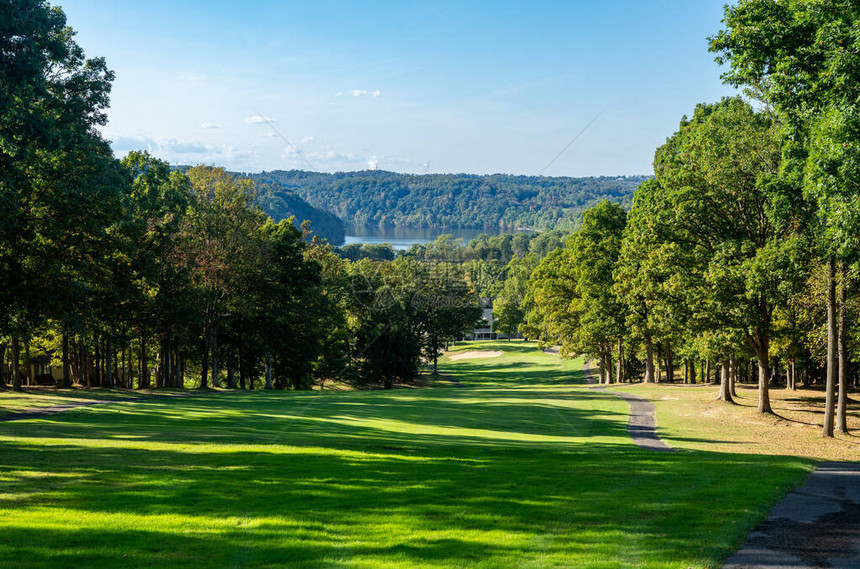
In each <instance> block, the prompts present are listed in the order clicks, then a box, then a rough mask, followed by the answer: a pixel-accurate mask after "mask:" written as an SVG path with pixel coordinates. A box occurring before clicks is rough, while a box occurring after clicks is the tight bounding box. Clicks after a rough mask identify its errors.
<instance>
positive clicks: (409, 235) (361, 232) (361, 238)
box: [343, 226, 514, 251]
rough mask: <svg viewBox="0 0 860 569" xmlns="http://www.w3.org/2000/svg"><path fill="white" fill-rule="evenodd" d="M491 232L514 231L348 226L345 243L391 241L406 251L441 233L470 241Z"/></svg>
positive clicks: (511, 231) (493, 233) (369, 243)
mask: <svg viewBox="0 0 860 569" xmlns="http://www.w3.org/2000/svg"><path fill="white" fill-rule="evenodd" d="M482 233H484V234H489V235H499V234H501V233H514V231H513V230H512V229H508V230H500V229H445V228H438V227H437V228H424V229H417V228H412V227H395V228H381V227H353V226H348V227H347V228H346V239H345V240H344V243H343V244H344V245H350V244H352V243H358V244H361V245H364V244H367V245H372V244H377V243H390V244H391V246H392V247H394V248H395V249H397V250H400V251H406V250H407V249H409V248H410V247H412V245H414V244H416V243H420V244H423V243H430V242H431V241H433V240H435V239H436V238H437V237H439V236H440V235H453V236H454V238H455V239H458V238H459V239H463V241H469V240H470V239H474V238H475V237H477V236H478V235H481V234H482Z"/></svg>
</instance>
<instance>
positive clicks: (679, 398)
mask: <svg viewBox="0 0 860 569" xmlns="http://www.w3.org/2000/svg"><path fill="white" fill-rule="evenodd" d="M612 389H617V390H619V391H627V392H630V393H636V394H637V395H640V396H642V397H646V398H648V399H650V400H652V401H653V402H654V404H655V405H656V407H657V426H658V431H659V433H660V436H661V437H664V438H665V439H667V442H668V443H669V444H670V445H672V446H674V447H677V448H690V449H697V450H708V451H714V452H733V453H743V454H766V455H785V456H799V457H808V458H814V459H818V460H850V461H856V460H860V436H857V434H860V402H858V401H857V395H856V394H852V395H853V398H852V399H851V402H850V404H849V420H848V428H849V431H850V432H852V433H857V434H849V435H837V437H836V438H834V439H827V438H824V437H822V436H821V425H822V422H823V416H824V392H823V391H822V390H820V389H798V390H796V391H791V390H788V389H772V390H771V392H770V396H771V406H772V407H773V410H774V415H762V414H761V413H759V412H758V411H757V410H756V409H757V406H758V390H757V389H756V388H755V387H753V386H747V385H741V386H738V389H737V391H738V397H737V401H736V403H735V404H726V403H723V402H721V401H718V400H717V390H718V388H717V387H716V386H714V385H671V384H660V385H644V384H636V385H618V386H614V387H612Z"/></svg>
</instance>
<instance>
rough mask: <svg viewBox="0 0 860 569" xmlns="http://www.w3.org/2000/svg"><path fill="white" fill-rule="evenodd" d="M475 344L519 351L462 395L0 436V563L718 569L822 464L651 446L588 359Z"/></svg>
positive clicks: (488, 366) (114, 419)
mask: <svg viewBox="0 0 860 569" xmlns="http://www.w3.org/2000/svg"><path fill="white" fill-rule="evenodd" d="M475 346H476V344H472V345H462V346H457V347H456V348H455V350H454V351H455V352H456V351H464V350H471V349H476V347H475ZM477 346H478V347H477V349H498V350H502V351H504V352H505V354H504V355H503V356H500V357H496V358H489V359H472V360H459V361H456V362H451V361H450V360H449V359H448V358H442V360H441V361H440V371H442V372H443V373H445V374H447V375H450V376H451V377H453V378H455V379H457V380H459V381H460V382H462V383H463V384H464V385H465V386H466V387H462V388H460V387H453V386H452V387H432V388H426V389H400V390H396V391H394V392H380V391H360V392H338V393H328V392H321V393H320V392H314V393H289V392H288V393H282V392H255V393H232V394H223V393H208V394H200V395H195V396H191V397H186V398H181V399H170V400H165V399H157V400H148V401H141V402H126V403H111V404H109V405H101V406H96V407H90V408H85V409H76V410H72V411H67V412H64V413H61V414H58V415H55V416H52V417H49V418H44V419H39V420H27V421H20V422H12V423H0V566H2V567H51V568H58V567H117V566H122V567H171V568H172V567H279V568H282V567H289V568H291V569H292V568H317V567H356V568H358V567H361V568H377V567H391V568H407V567H409V568H419V567H420V568H454V567H463V568H466V567H469V568H471V567H477V568H497V567H499V568H501V567H510V568H528V567H593V568H614V567H637V568H638V567H648V568H662V567H666V568H669V567H673V568H674V567H677V568H687V567H697V568H699V567H718V566H719V563H720V561H721V560H722V559H723V558H724V557H725V556H727V555H728V554H729V553H730V552H731V551H732V549H733V548H734V547H735V546H736V545H738V544H739V543H740V541H742V539H743V536H744V535H745V534H746V532H747V531H748V530H749V529H751V527H753V526H754V525H755V524H756V523H757V521H758V520H760V519H761V517H762V516H763V515H764V514H765V513H766V512H767V510H769V508H770V507H771V506H772V505H773V504H774V502H775V501H776V500H777V499H778V498H779V497H780V496H781V495H782V494H784V493H785V492H786V491H787V489H788V488H789V487H791V486H793V485H794V484H796V483H798V482H799V481H800V480H801V479H802V478H803V476H804V475H805V473H806V472H808V471H809V469H810V468H811V462H810V461H808V460H804V459H801V458H793V457H780V456H757V455H744V454H730V453H718V452H707V451H704V450H699V449H688V450H683V451H680V452H677V453H651V452H647V451H642V450H640V449H638V447H636V446H635V445H634V444H632V442H631V441H630V440H629V438H628V436H627V433H626V423H627V404H626V403H624V402H623V401H621V400H619V399H617V398H615V397H613V396H611V395H609V394H606V393H596V392H592V391H589V390H587V389H584V388H583V387H582V386H581V385H579V384H581V383H582V382H583V377H582V372H581V370H580V367H581V365H580V364H581V362H562V361H561V360H559V359H558V358H557V357H556V356H552V355H548V354H543V353H541V352H539V351H538V350H537V349H536V348H535V347H534V346H533V345H531V344H527V343H524V342H496V343H480V344H478V345H477ZM434 385H446V382H445V381H444V380H443V381H437V382H434ZM2 397H5V394H0V398H2Z"/></svg>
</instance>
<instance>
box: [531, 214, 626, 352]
mask: <svg viewBox="0 0 860 569" xmlns="http://www.w3.org/2000/svg"><path fill="white" fill-rule="evenodd" d="M626 223H627V216H626V213H625V212H624V210H623V209H622V208H621V207H620V206H618V205H616V204H612V203H610V202H608V201H604V202H601V203H600V204H598V205H597V206H595V207H593V208H591V209H589V210H587V211H586V212H585V214H584V216H583V224H582V228H581V229H580V230H579V231H577V232H576V233H574V234H573V235H572V236H571V237H570V238H569V239H568V243H567V246H566V247H565V248H563V249H556V250H555V251H553V252H552V253H550V254H549V255H548V256H547V257H546V258H544V260H543V261H541V263H540V264H539V265H538V266H537V268H536V269H535V270H534V272H533V273H532V275H531V278H530V280H529V282H528V292H527V293H526V299H525V304H526V305H527V306H528V309H529V310H528V314H527V316H526V325H525V326H524V327H523V330H524V332H525V334H526V337H529V338H534V339H539V340H540V342H541V344H542V345H554V344H557V345H560V346H561V353H562V355H565V356H573V355H589V356H598V355H606V354H608V353H609V352H610V351H611V350H612V347H613V344H615V342H616V341H617V340H618V339H619V338H621V337H622V336H623V335H624V330H623V324H624V310H623V305H622V304H621V303H620V302H619V301H618V299H617V297H616V295H615V292H614V290H613V279H614V274H615V266H616V264H617V262H618V258H619V255H620V252H621V243H622V235H623V232H624V228H625V225H626Z"/></svg>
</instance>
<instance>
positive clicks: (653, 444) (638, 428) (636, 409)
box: [583, 362, 675, 452]
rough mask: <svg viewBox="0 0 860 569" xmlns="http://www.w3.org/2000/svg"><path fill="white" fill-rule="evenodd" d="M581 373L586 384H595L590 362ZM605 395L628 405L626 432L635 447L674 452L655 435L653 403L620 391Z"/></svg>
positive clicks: (655, 425)
mask: <svg viewBox="0 0 860 569" xmlns="http://www.w3.org/2000/svg"><path fill="white" fill-rule="evenodd" d="M583 371H584V372H585V380H586V381H587V382H588V383H590V384H594V383H597V379H596V378H595V375H596V372H595V370H594V369H593V368H592V367H591V363H590V362H586V364H585V366H584V367H583ZM606 387H607V386H606V385H595V386H593V387H590V388H589V389H592V390H594V391H603V390H605V389H606ZM607 393H611V394H612V395H615V396H617V397H620V398H621V399H623V400H625V401H627V403H629V404H630V422H629V423H628V424H627V432H628V433H629V434H630V438H632V439H633V442H634V443H636V445H637V446H639V447H640V448H644V449H647V450H653V451H658V452H672V451H674V450H675V449H673V448H672V447H670V446H669V445H667V444H666V443H665V442H664V441H663V439H661V438H660V437H659V436H658V435H657V418H656V416H655V407H654V404H653V403H651V402H650V401H648V400H647V399H644V398H642V397H639V396H638V395H633V394H631V393H624V392H621V391H607Z"/></svg>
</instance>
